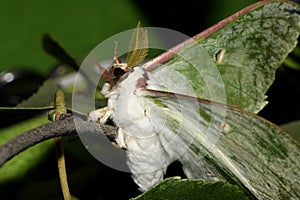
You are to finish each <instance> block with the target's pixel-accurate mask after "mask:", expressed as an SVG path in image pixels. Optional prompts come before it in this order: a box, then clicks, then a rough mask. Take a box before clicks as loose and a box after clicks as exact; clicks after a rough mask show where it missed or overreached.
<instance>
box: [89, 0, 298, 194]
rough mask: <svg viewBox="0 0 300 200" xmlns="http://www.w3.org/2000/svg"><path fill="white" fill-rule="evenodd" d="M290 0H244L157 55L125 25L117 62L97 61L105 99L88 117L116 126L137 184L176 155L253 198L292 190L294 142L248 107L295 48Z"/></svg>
mask: <svg viewBox="0 0 300 200" xmlns="http://www.w3.org/2000/svg"><path fill="white" fill-rule="evenodd" d="M299 11H300V7H299V5H298V4H296V3H292V2H290V1H285V0H265V1H260V2H257V3H256V4H253V5H250V6H249V7H247V8H245V9H243V10H241V11H239V12H237V13H236V14H234V15H232V16H230V17H228V18H226V19H224V20H223V21H221V22H219V23H218V24H217V25H215V26H213V27H211V28H209V29H207V30H206V31H204V32H202V33H200V34H198V35H196V36H195V37H193V38H192V39H191V40H187V41H185V42H183V43H182V44H179V45H178V46H175V47H174V48H172V49H170V50H169V51H167V52H165V53H163V54H161V55H160V56H158V57H156V58H154V59H152V60H150V61H148V62H146V63H145V64H142V65H139V64H140V63H141V62H142V61H143V60H144V59H145V57H146V55H147V47H148V38H147V32H146V31H145V30H144V29H143V28H141V26H140V24H138V27H137V28H136V29H135V31H134V34H133V37H132V39H131V45H130V47H129V53H128V56H127V62H126V63H122V62H121V60H120V59H119V57H118V56H117V53H116V50H115V56H114V60H115V64H114V65H113V66H111V67H110V68H109V69H108V70H105V69H104V68H102V67H100V70H101V73H102V75H103V77H104V79H105V81H106V83H105V84H104V85H103V88H102V93H103V94H104V96H105V97H106V98H107V99H108V104H107V107H104V108H101V109H98V110H95V111H92V112H90V113H89V114H88V119H89V120H91V121H95V122H99V123H102V124H105V123H107V121H108V119H111V120H112V121H113V123H114V124H115V126H117V127H118V136H117V138H116V143H117V145H118V146H119V147H120V148H122V149H124V150H125V151H126V154H127V164H128V166H129V168H130V170H131V172H132V176H133V179H134V181H135V182H136V184H137V185H138V186H139V187H140V189H141V190H142V191H145V190H148V189H149V188H150V187H152V186H153V185H155V184H156V183H158V182H159V181H160V180H162V179H163V176H164V174H165V172H166V169H167V167H168V165H169V164H170V163H172V162H173V161H175V160H179V161H180V162H181V163H182V166H183V170H184V172H185V174H186V176H187V177H188V178H201V179H205V180H207V181H216V180H222V181H229V182H231V183H235V184H237V185H238V186H240V187H241V188H243V189H244V190H245V192H246V193H248V194H249V196H251V197H253V198H257V199H286V198H290V199H297V198H300V193H299V191H300V151H299V150H300V147H299V143H298V142H296V141H295V140H293V139H292V138H290V136H288V135H287V134H286V133H284V132H283V131H282V130H281V129H280V128H278V127H277V126H276V125H274V124H272V123H271V122H269V121H267V120H265V119H262V118H261V117H258V116H257V115H256V114H255V113H257V112H258V111H259V110H261V109H262V108H263V107H264V106H265V105H266V101H265V99H266V96H265V92H266V91H267V89H268V87H269V86H270V85H271V84H272V82H273V80H274V76H275V71H276V68H278V67H279V65H280V63H281V62H282V61H283V60H284V58H285V57H286V55H287V54H288V53H289V52H290V51H291V50H292V49H293V48H294V47H295V45H296V41H297V37H298V36H299V30H300V16H299Z"/></svg>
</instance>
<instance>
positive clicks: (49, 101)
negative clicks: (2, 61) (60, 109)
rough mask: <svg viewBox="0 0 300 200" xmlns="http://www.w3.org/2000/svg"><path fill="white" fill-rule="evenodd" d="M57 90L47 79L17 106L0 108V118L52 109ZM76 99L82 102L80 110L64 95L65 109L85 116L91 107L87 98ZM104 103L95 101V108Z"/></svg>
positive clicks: (100, 100)
mask: <svg viewBox="0 0 300 200" xmlns="http://www.w3.org/2000/svg"><path fill="white" fill-rule="evenodd" d="M58 88H59V87H58V86H57V85H56V83H55V82H54V81H53V80H52V79H48V80H46V81H45V82H44V83H43V84H42V86H41V87H40V88H39V90H38V91H37V92H36V93H35V94H33V95H32V96H31V97H29V98H28V99H26V100H24V101H23V102H21V103H20V104H18V105H17V106H16V107H0V117H3V119H5V118H8V117H13V116H14V115H24V114H26V113H28V112H31V113H32V112H36V113H39V112H43V111H48V110H51V109H54V96H55V92H56V91H57V89H58ZM77 98H79V100H78V101H80V102H82V104H83V105H84V106H81V107H80V109H79V108H78V107H76V105H74V106H73V105H72V95H71V94H65V100H66V107H67V109H68V110H69V111H73V112H76V113H78V114H81V115H86V114H87V113H88V112H90V111H91V107H92V105H90V103H89V102H90V101H88V98H87V97H84V96H79V97H77ZM83 102H86V103H83ZM106 102H107V101H106V100H105V99H97V100H95V105H96V106H97V107H104V106H105V105H106Z"/></svg>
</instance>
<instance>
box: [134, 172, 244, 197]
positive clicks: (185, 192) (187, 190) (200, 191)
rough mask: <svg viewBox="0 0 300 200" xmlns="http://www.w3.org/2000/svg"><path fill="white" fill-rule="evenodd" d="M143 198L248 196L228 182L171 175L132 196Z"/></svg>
mask: <svg viewBox="0 0 300 200" xmlns="http://www.w3.org/2000/svg"><path fill="white" fill-rule="evenodd" d="M144 199H152V200H159V199H164V200H167V199H170V200H181V199H190V200H193V199H195V200H196V199H197V200H201V199H203V200H207V199H210V200H227V199H228V200H235V199H236V200H242V199H248V198H247V197H246V196H245V194H244V193H243V191H241V190H240V189H239V188H238V187H237V186H234V185H231V184H228V183H224V182H205V181H203V180H187V179H180V177H171V178H167V179H165V180H163V181H161V182H160V183H159V184H157V185H156V186H154V187H153V188H151V189H150V190H148V191H147V192H145V193H144V194H142V195H140V196H138V197H136V198H133V200H144Z"/></svg>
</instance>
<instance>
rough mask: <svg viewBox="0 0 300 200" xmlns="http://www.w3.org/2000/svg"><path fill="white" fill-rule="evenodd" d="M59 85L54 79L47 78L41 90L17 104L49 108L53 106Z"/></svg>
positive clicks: (22, 106) (24, 106)
mask: <svg viewBox="0 0 300 200" xmlns="http://www.w3.org/2000/svg"><path fill="white" fill-rule="evenodd" d="M57 89H58V87H57V85H56V84H55V83H54V81H53V80H51V79H48V80H46V81H45V82H44V83H43V84H42V86H41V87H40V88H39V90H38V91H37V92H36V93H35V94H33V95H32V96H31V97H30V98H28V99H27V100H24V101H23V102H21V103H20V104H18V105H17V107H19V108H26V107H28V108H49V107H53V106H54V104H53V102H54V95H55V92H56V91H57Z"/></svg>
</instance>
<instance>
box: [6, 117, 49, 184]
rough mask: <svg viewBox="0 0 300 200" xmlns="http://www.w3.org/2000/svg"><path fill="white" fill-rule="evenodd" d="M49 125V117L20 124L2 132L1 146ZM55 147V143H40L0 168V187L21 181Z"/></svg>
mask: <svg viewBox="0 0 300 200" xmlns="http://www.w3.org/2000/svg"><path fill="white" fill-rule="evenodd" d="M46 123H49V120H48V118H47V115H43V116H40V117H37V118H33V119H30V120H27V121H24V122H22V123H18V124H16V125H13V126H11V127H8V128H4V129H1V130H0V145H2V144H4V143H5V142H7V141H9V140H10V139H12V138H14V137H15V136H17V135H19V134H22V133H23V132H25V131H28V130H30V129H32V128H35V127H37V126H40V125H41V124H46ZM52 147H53V141H50V140H48V141H45V142H42V143H39V144H37V145H35V146H33V147H31V148H29V149H27V150H25V151H23V152H22V153H20V154H19V155H17V156H15V157H14V158H13V159H11V160H10V161H8V162H7V163H6V164H5V165H3V166H2V167H1V168H0V185H1V184H4V183H5V182H8V181H13V180H16V179H21V178H22V177H23V176H24V175H25V174H26V173H27V172H28V171H29V170H30V169H32V167H33V166H35V165H36V164H38V163H39V162H41V161H42V158H43V157H45V156H46V155H47V152H49V150H50V149H51V148H52Z"/></svg>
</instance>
